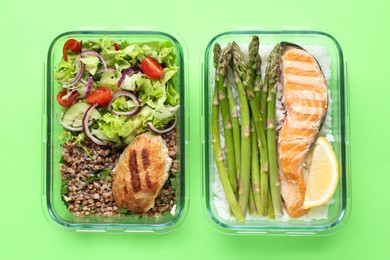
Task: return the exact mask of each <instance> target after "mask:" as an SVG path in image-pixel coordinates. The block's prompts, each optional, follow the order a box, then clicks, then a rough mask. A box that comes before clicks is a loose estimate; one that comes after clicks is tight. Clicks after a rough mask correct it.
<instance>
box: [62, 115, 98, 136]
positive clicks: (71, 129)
mask: <svg viewBox="0 0 390 260" xmlns="http://www.w3.org/2000/svg"><path fill="white" fill-rule="evenodd" d="M60 114H61V113H57V121H58V122H59V123H60V124H61V125H62V126H63V127H64V128H66V129H68V130H69V131H73V132H80V131H83V127H82V126H80V127H73V126H69V125H67V124H65V123H64V122H62V120H61V115H60ZM92 123H93V122H92V121H89V122H88V126H91V125H92Z"/></svg>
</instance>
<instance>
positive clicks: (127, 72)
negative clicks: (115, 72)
mask: <svg viewBox="0 0 390 260" xmlns="http://www.w3.org/2000/svg"><path fill="white" fill-rule="evenodd" d="M140 71H141V67H140V66H139V65H136V66H134V67H132V68H130V69H127V70H124V71H123V72H122V77H121V78H120V79H119V81H118V88H121V87H122V84H123V82H124V81H125V78H126V76H129V77H130V76H131V75H133V74H135V73H138V72H140Z"/></svg>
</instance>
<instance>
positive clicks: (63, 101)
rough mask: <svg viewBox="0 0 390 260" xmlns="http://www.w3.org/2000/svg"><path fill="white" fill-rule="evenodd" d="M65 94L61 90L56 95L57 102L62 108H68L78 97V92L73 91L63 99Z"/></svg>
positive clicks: (64, 91) (65, 92)
mask: <svg viewBox="0 0 390 260" xmlns="http://www.w3.org/2000/svg"><path fill="white" fill-rule="evenodd" d="M66 94H67V91H66V90H62V91H60V92H58V94H57V101H58V103H59V104H60V105H61V106H63V107H70V106H71V105H72V104H73V102H74V101H75V100H76V99H77V98H78V97H79V96H80V94H79V92H77V91H74V92H73V93H71V94H70V95H69V96H68V97H67V98H63V97H64V96H65V95H66Z"/></svg>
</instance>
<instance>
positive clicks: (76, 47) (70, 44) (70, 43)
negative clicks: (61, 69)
mask: <svg viewBox="0 0 390 260" xmlns="http://www.w3.org/2000/svg"><path fill="white" fill-rule="evenodd" d="M81 45H82V44H81V42H79V41H76V40H75V39H69V40H67V41H66V42H65V44H64V48H63V49H62V55H63V56H64V60H66V61H68V50H71V51H72V52H74V53H80V52H81Z"/></svg>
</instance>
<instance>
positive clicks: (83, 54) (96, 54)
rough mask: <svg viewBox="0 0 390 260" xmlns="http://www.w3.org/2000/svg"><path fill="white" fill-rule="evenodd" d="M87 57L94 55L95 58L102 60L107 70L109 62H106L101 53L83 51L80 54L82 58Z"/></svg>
mask: <svg viewBox="0 0 390 260" xmlns="http://www.w3.org/2000/svg"><path fill="white" fill-rule="evenodd" d="M85 55H93V56H96V57H98V58H99V59H100V61H101V62H102V63H103V68H104V70H107V62H106V61H105V59H104V58H103V56H102V55H101V54H100V53H98V52H96V51H82V52H81V53H80V56H81V57H83V56H85Z"/></svg>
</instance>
